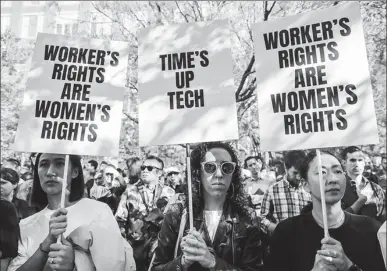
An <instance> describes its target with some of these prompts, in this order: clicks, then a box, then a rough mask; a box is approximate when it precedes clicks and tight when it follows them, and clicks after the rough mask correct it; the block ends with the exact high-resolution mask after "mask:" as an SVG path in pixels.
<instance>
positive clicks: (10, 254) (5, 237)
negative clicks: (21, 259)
mask: <svg viewBox="0 0 387 271" xmlns="http://www.w3.org/2000/svg"><path fill="white" fill-rule="evenodd" d="M0 214H1V223H0V271H6V270H7V268H8V265H9V263H10V261H11V259H12V258H15V257H16V256H17V251H18V241H19V239H20V227H19V218H18V216H17V213H16V210H15V207H14V206H13V204H12V203H11V202H9V201H8V200H3V199H1V200H0Z"/></svg>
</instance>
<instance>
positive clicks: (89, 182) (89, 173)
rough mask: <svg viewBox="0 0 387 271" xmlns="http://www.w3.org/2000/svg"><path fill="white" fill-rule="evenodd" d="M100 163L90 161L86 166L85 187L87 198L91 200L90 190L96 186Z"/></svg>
mask: <svg viewBox="0 0 387 271" xmlns="http://www.w3.org/2000/svg"><path fill="white" fill-rule="evenodd" d="M97 168H98V162H97V161H95V160H89V161H88V162H87V164H86V165H85V171H84V175H85V185H86V191H87V196H88V197H89V198H90V190H91V188H92V187H93V185H94V178H95V174H96V173H97Z"/></svg>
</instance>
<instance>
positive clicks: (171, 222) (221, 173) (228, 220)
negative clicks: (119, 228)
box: [152, 142, 262, 271]
mask: <svg viewBox="0 0 387 271" xmlns="http://www.w3.org/2000/svg"><path fill="white" fill-rule="evenodd" d="M191 172H192V175H191V176H192V185H193V195H192V197H193V217H194V219H193V226H194V228H193V229H192V230H190V229H189V227H188V225H189V223H188V215H187V213H186V209H184V208H183V206H182V205H180V204H179V205H175V206H174V207H173V208H172V211H170V212H168V213H167V214H166V216H165V218H164V222H163V225H162V228H161V231H160V233H159V237H158V246H157V248H156V253H155V258H154V262H153V266H152V270H154V271H156V270H171V271H172V270H173V271H176V270H195V271H200V270H261V268H262V264H261V263H262V258H261V242H260V237H259V233H260V232H259V228H258V227H257V226H254V225H253V211H252V210H250V209H249V207H247V206H248V205H247V202H246V200H245V196H244V194H243V187H242V179H241V174H240V173H241V169H240V167H239V164H238V159H237V156H236V154H235V151H234V150H233V149H232V147H231V146H230V145H229V144H225V143H220V142H213V143H202V144H199V145H198V147H197V148H196V149H194V150H193V151H192V153H191ZM186 222H187V223H186Z"/></svg>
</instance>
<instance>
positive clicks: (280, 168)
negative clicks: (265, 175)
mask: <svg viewBox="0 0 387 271" xmlns="http://www.w3.org/2000/svg"><path fill="white" fill-rule="evenodd" d="M274 171H275V177H276V181H277V182H278V181H280V180H282V179H283V177H284V175H285V174H286V170H285V166H284V163H283V161H279V160H277V161H275V162H274Z"/></svg>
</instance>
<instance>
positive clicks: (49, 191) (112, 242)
mask: <svg viewBox="0 0 387 271" xmlns="http://www.w3.org/2000/svg"><path fill="white" fill-rule="evenodd" d="M64 168H65V155H64V154H50V153H39V154H38V155H37V157H36V163H35V165H34V180H33V185H32V196H31V201H32V203H34V204H35V205H36V206H39V207H40V211H39V212H38V213H36V214H34V215H32V216H30V217H28V218H26V219H23V220H21V222H20V233H21V240H20V242H19V247H18V256H17V257H16V258H14V259H13V260H12V262H11V263H10V265H9V267H8V271H14V270H18V271H23V270H26V271H38V270H39V271H41V270H44V271H48V270H62V271H67V270H68V271H73V270H82V271H89V270H90V271H91V270H96V271H99V270H101V271H104V270H122V271H124V270H125V271H126V270H135V266H134V260H133V257H132V255H131V253H130V251H131V248H130V246H129V244H128V243H127V242H126V241H125V240H124V239H123V238H122V237H121V234H120V231H119V228H118V225H117V222H116V221H115V219H114V216H113V214H112V212H111V210H110V209H109V207H108V206H107V205H106V204H104V203H101V202H97V201H95V200H91V199H87V198H83V194H84V178H83V173H82V165H81V158H80V156H76V155H69V164H68V171H67V189H66V192H65V200H64V202H65V208H59V206H60V202H61V197H62V183H63V175H64ZM58 238H60V241H61V243H57V239H58ZM130 265H132V267H131V268H130Z"/></svg>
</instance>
